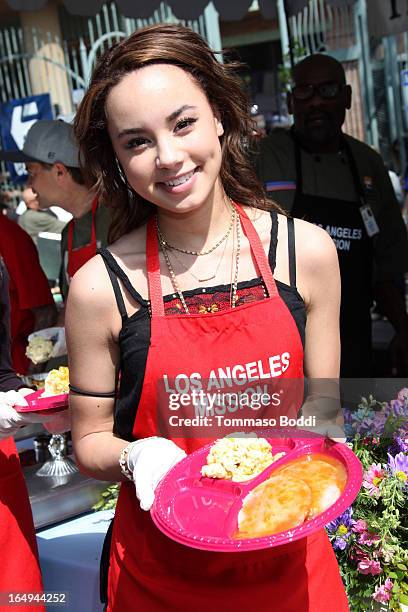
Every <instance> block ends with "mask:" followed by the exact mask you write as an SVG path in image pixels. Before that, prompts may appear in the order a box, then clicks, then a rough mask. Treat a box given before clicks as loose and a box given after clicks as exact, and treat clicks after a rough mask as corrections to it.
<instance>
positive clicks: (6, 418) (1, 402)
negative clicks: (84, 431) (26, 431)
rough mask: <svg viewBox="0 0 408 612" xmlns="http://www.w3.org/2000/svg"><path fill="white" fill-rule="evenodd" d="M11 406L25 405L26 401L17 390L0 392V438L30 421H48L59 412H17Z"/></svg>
mask: <svg viewBox="0 0 408 612" xmlns="http://www.w3.org/2000/svg"><path fill="white" fill-rule="evenodd" d="M13 406H27V401H26V400H25V399H24V397H23V396H22V395H21V394H20V393H18V391H7V393H2V392H0V440H2V439H3V438H8V437H9V436H14V434H15V433H16V432H17V431H18V430H19V429H20V427H23V426H24V425H28V424H30V423H45V422H47V423H49V422H51V421H54V420H55V419H56V417H60V414H59V413H58V414H36V413H35V412H17V411H16V410H14V408H13Z"/></svg>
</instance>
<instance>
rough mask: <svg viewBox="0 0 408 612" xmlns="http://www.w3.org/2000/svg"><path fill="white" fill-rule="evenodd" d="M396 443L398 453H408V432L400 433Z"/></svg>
mask: <svg viewBox="0 0 408 612" xmlns="http://www.w3.org/2000/svg"><path fill="white" fill-rule="evenodd" d="M394 441H395V446H396V451H397V452H402V453H408V431H399V432H398V435H397V436H395V439H394Z"/></svg>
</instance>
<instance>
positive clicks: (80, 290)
mask: <svg viewBox="0 0 408 612" xmlns="http://www.w3.org/2000/svg"><path fill="white" fill-rule="evenodd" d="M112 297H113V291H112V284H111V282H110V279H109V276H108V273H107V270H106V266H105V263H104V261H103V259H102V257H101V256H100V255H95V257H92V258H91V259H90V260H89V261H87V262H86V264H84V265H83V266H82V267H81V268H80V269H79V270H78V272H76V274H75V275H74V277H73V278H72V280H71V283H70V286H69V292H68V304H71V305H72V304H76V305H82V304H84V305H86V304H87V305H88V306H89V307H90V308H96V309H97V311H98V312H100V311H101V310H103V309H104V308H105V307H106V306H107V305H108V304H110V303H111V298H112Z"/></svg>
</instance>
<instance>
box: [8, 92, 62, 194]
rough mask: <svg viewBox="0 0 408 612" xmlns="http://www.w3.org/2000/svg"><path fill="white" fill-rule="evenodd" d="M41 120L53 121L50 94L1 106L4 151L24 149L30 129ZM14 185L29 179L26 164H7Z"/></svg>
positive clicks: (13, 101)
mask: <svg viewBox="0 0 408 612" xmlns="http://www.w3.org/2000/svg"><path fill="white" fill-rule="evenodd" d="M39 119H53V115H52V108H51V99H50V96H49V94H41V95H39V96H29V97H28V98H20V99H19V100H10V101H9V102H4V103H3V104H0V134H1V141H2V146H3V150H4V151H15V150H16V149H22V148H23V145H24V140H25V137H26V135H27V132H28V130H29V129H30V127H31V126H32V125H33V123H35V122H36V121H38V120H39ZM7 166H8V170H9V172H10V176H11V180H12V181H13V183H22V182H24V181H25V180H26V178H27V172H26V169H25V164H23V163H11V162H7Z"/></svg>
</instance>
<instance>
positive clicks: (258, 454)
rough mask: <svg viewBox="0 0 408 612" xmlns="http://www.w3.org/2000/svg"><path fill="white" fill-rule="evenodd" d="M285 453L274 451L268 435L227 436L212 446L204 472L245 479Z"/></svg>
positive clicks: (238, 479) (209, 476)
mask: <svg viewBox="0 0 408 612" xmlns="http://www.w3.org/2000/svg"><path fill="white" fill-rule="evenodd" d="M284 454H285V453H276V455H273V454H272V447H271V445H270V444H269V442H268V441H267V440H265V438H223V439H221V440H217V441H216V443H215V444H214V445H213V446H212V448H211V450H210V452H209V454H208V455H207V465H204V466H203V467H202V468H201V474H202V476H207V478H225V479H228V480H232V481H234V482H242V481H245V480H249V479H251V478H254V476H257V475H258V474H260V473H261V472H263V470H264V469H265V468H267V467H268V466H269V465H271V464H272V463H273V462H274V461H277V460H278V459H280V458H281V457H283V455H284Z"/></svg>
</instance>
